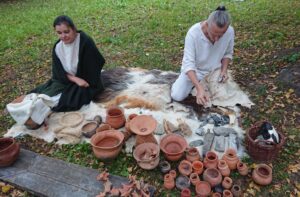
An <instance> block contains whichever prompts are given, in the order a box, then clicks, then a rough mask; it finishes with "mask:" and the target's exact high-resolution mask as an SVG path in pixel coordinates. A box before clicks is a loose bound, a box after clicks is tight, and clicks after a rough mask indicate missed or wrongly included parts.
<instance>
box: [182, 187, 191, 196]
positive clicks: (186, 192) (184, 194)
mask: <svg viewBox="0 0 300 197" xmlns="http://www.w3.org/2000/svg"><path fill="white" fill-rule="evenodd" d="M180 197H191V190H190V189H189V188H184V189H183V190H181V193H180Z"/></svg>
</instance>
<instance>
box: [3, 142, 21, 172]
mask: <svg viewBox="0 0 300 197" xmlns="http://www.w3.org/2000/svg"><path fill="white" fill-rule="evenodd" d="M19 153H20V145H19V144H18V143H17V142H16V141H15V139H13V138H0V167H6V166H10V165H11V164H13V163H14V162H15V161H16V159H17V158H18V156H19Z"/></svg>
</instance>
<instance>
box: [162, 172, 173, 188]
mask: <svg viewBox="0 0 300 197" xmlns="http://www.w3.org/2000/svg"><path fill="white" fill-rule="evenodd" d="M164 187H165V188H166V189H173V188H174V187H175V181H174V178H173V177H172V176H171V175H170V174H165V176H164Z"/></svg>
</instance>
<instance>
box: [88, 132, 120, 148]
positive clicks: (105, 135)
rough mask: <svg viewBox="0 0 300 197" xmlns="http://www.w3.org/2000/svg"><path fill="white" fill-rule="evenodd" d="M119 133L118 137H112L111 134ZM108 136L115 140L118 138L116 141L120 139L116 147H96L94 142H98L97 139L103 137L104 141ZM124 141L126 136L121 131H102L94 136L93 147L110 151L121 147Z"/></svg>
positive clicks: (92, 139)
mask: <svg viewBox="0 0 300 197" xmlns="http://www.w3.org/2000/svg"><path fill="white" fill-rule="evenodd" d="M113 132H114V133H117V137H116V136H111V135H110V134H112V133H113ZM107 135H110V136H111V137H113V138H116V139H119V140H120V142H119V143H118V144H117V145H115V146H111V147H102V146H96V145H95V144H94V141H95V140H96V138H97V137H98V136H100V137H102V136H103V137H102V139H104V138H105V137H107ZM123 140H124V134H123V133H122V132H121V131H118V130H106V131H102V132H98V133H96V134H95V135H93V137H92V138H91V145H92V146H93V147H94V148H100V149H103V150H110V149H113V148H117V147H119V146H120V145H121V144H123Z"/></svg>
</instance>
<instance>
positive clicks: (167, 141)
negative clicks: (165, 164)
mask: <svg viewBox="0 0 300 197" xmlns="http://www.w3.org/2000/svg"><path fill="white" fill-rule="evenodd" d="M159 145H160V150H161V151H162V152H163V153H164V156H165V158H166V159H167V160H170V161H178V160H179V159H180V158H181V157H182V156H183V153H184V151H185V150H186V148H187V142H186V140H185V139H184V137H182V136H181V135H178V134H174V133H171V134H167V135H165V136H164V137H163V138H162V139H161V140H160V144H159Z"/></svg>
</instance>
